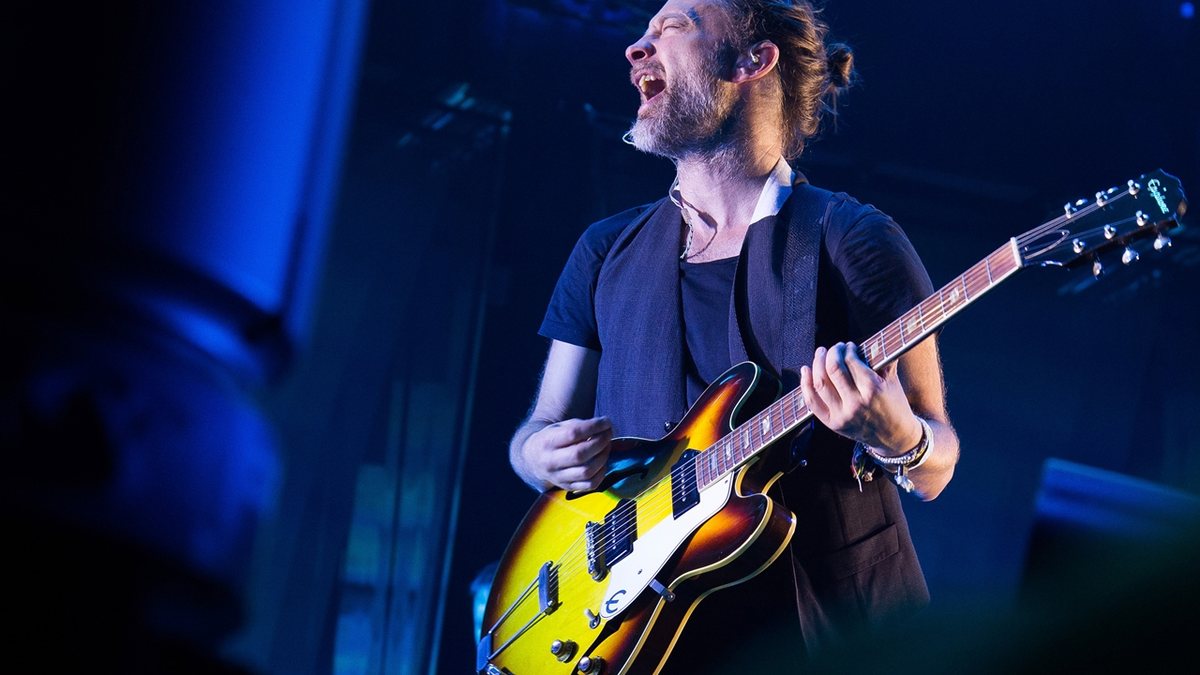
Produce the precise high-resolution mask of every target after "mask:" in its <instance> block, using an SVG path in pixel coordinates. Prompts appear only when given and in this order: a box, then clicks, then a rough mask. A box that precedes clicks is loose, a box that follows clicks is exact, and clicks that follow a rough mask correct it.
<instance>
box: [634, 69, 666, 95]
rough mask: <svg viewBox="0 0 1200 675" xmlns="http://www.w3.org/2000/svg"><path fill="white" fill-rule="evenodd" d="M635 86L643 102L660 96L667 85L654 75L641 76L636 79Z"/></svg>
mask: <svg viewBox="0 0 1200 675" xmlns="http://www.w3.org/2000/svg"><path fill="white" fill-rule="evenodd" d="M637 86H638V91H640V92H641V93H642V101H643V102H645V101H649V100H650V99H652V98H654V97H655V96H658V95H659V94H661V93H662V92H663V90H664V89H666V88H667V83H666V82H665V81H663V80H661V79H659V78H658V77H657V76H655V75H642V76H641V77H639V78H638V81H637Z"/></svg>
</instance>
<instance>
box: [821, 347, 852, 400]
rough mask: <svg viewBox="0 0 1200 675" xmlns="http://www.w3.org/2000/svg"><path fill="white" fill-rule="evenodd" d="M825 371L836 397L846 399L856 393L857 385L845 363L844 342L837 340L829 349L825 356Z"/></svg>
mask: <svg viewBox="0 0 1200 675" xmlns="http://www.w3.org/2000/svg"><path fill="white" fill-rule="evenodd" d="M825 371H826V373H827V374H828V375H829V381H830V382H831V383H832V384H833V389H834V391H836V392H837V396H838V399H840V400H846V399H848V398H852V397H855V396H856V395H857V394H858V387H857V386H855V383H854V378H853V377H852V376H851V375H850V368H849V367H848V366H847V365H846V343H844V342H839V343H837V344H835V345H834V346H833V347H831V348H830V349H829V351H828V352H827V353H826V356H825Z"/></svg>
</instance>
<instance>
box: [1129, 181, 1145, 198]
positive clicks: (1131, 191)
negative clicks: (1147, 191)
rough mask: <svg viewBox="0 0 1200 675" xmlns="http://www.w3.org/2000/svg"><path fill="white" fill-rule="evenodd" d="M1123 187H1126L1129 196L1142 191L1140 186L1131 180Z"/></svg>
mask: <svg viewBox="0 0 1200 675" xmlns="http://www.w3.org/2000/svg"><path fill="white" fill-rule="evenodd" d="M1125 185H1126V186H1128V189H1129V194H1131V195H1136V194H1137V193H1138V192H1139V191H1141V189H1142V186H1141V185H1138V184H1137V183H1136V182H1134V181H1132V180H1131V181H1129V182H1128V183H1126V184H1125Z"/></svg>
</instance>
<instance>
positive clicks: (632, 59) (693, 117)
mask: <svg viewBox="0 0 1200 675" xmlns="http://www.w3.org/2000/svg"><path fill="white" fill-rule="evenodd" d="M730 33H731V26H730V23H729V18H728V16H727V15H726V13H725V10H724V9H723V8H722V7H721V6H720V5H719V4H718V3H716V2H713V1H711V0H707V1H706V0H671V1H670V2H668V3H667V4H666V5H664V6H663V8H662V9H661V10H659V12H658V14H656V15H655V16H654V18H653V19H651V20H650V25H649V27H648V28H647V30H646V34H645V35H643V36H642V37H641V38H640V39H639V40H638V41H637V42H635V43H634V44H632V45H630V46H629V47H628V48H627V49H626V50H625V57H626V58H627V59H629V63H630V65H631V66H632V68H631V70H630V75H631V79H632V80H633V84H634V86H636V87H637V88H638V90H639V93H640V95H641V106H640V107H639V108H638V113H637V121H636V122H635V123H634V125H633V128H632V129H631V130H630V133H631V135H632V138H633V144H634V145H635V146H637V148H638V149H639V150H642V151H644V152H650V153H653V154H657V155H662V156H664V157H670V158H672V159H681V158H683V157H686V156H688V155H690V154H703V153H704V152H706V151H708V150H712V149H714V148H716V147H718V146H719V145H720V144H721V142H722V141H724V140H725V139H726V137H727V135H728V133H729V125H728V122H729V121H730V118H731V117H732V114H733V112H734V110H735V108H736V105H737V98H736V95H735V88H734V85H733V84H732V83H731V82H729V72H730V71H731V69H732V60H733V56H732V51H733V50H732V47H731V45H730V42H729V37H728V36H729V35H730Z"/></svg>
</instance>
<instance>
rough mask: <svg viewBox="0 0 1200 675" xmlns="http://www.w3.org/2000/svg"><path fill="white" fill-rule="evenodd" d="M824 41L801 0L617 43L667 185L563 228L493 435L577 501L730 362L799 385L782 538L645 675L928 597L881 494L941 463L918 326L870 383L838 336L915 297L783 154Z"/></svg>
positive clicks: (809, 126) (847, 62)
mask: <svg viewBox="0 0 1200 675" xmlns="http://www.w3.org/2000/svg"><path fill="white" fill-rule="evenodd" d="M826 33H827V26H826V25H825V24H824V23H823V22H822V20H821V19H820V18H819V16H818V14H817V12H816V11H814V8H813V7H812V6H811V4H810V3H809V2H806V1H804V0H671V1H670V2H667V3H666V5H664V6H663V7H662V9H661V10H660V11H659V12H658V13H657V14H656V15H655V16H654V17H653V19H651V21H650V23H649V26H648V28H647V30H646V32H645V34H644V35H643V36H642V37H641V38H640V39H638V40H637V41H636V42H635V43H634V44H632V45H630V46H629V47H628V48H627V49H626V51H625V56H626V58H627V59H628V61H629V63H630V66H631V70H630V79H631V82H632V84H633V86H634V87H636V88H637V90H638V92H639V94H640V98H641V105H640V106H639V108H638V112H637V121H636V122H635V123H634V125H633V127H632V129H631V130H630V132H629V134H628V135H627V139H628V140H629V141H630V142H631V143H632V144H633V145H635V146H636V147H637V148H638V149H639V150H641V151H643V152H648V153H652V154H655V155H659V156H662V157H665V158H667V159H669V160H671V161H672V162H673V163H674V165H675V168H676V179H675V181H674V183H673V184H672V185H671V186H669V188H667V189H666V194H665V195H664V196H663V197H662V198H661V199H659V200H658V201H656V202H654V203H652V204H646V205H643V206H639V207H636V208H633V209H630V210H628V211H625V212H623V213H620V214H617V215H614V216H612V217H610V218H607V219H605V220H602V221H599V222H597V223H595V224H593V225H592V226H591V227H589V228H588V229H587V230H586V231H585V232H584V233H583V235H582V236H581V238H580V239H579V241H578V243H577V244H576V246H575V249H574V251H573V252H572V254H571V256H570V259H569V260H568V262H567V264H566V267H565V269H564V270H563V272H562V275H561V277H560V278H559V281H558V284H557V286H556V288H555V291H554V294H553V297H552V299H551V301H550V305H549V309H548V310H547V312H546V316H545V320H544V322H543V323H542V327H541V330H540V333H541V335H543V336H544V337H546V338H549V340H550V349H549V355H548V357H547V359H546V363H545V368H544V371H543V374H542V378H541V383H540V386H539V389H538V392H537V395H536V398H535V401H534V404H533V407H532V410H531V412H530V415H529V417H528V418H527V419H526V420H525V421H524V422H523V423H522V424H521V425H520V427H519V428H518V429H517V431H516V433H515V435H514V437H513V439H512V442H511V446H510V458H511V462H512V466H513V468H514V470H515V471H516V472H517V473H518V475H520V476H521V478H522V479H523V480H525V482H527V483H528V484H529V485H531V486H533V487H534V488H536V489H539V490H548V489H551V488H554V487H558V488H562V489H564V490H572V491H586V490H590V489H594V488H596V487H597V486H599V485H600V483H601V481H602V479H603V478H604V476H605V472H606V467H607V465H608V460H609V449H610V442H611V440H612V438H613V437H614V435H615V436H621V437H625V436H637V437H643V438H658V437H661V436H662V435H663V434H664V432H665V431H666V430H668V429H670V427H671V425H672V424H676V423H678V422H679V421H680V419H681V418H682V417H683V416H684V414H685V412H686V411H687V410H688V408H689V406H690V404H691V403H693V402H694V401H695V400H696V398H697V397H698V396H699V395H700V394H701V393H702V392H703V391H704V390H705V388H706V387H707V386H708V385H709V384H710V383H712V382H713V381H714V379H716V378H717V377H718V376H720V375H721V374H722V373H724V372H725V371H726V370H727V369H728V368H730V366H732V365H734V364H736V363H740V362H742V361H746V360H750V361H753V362H755V363H757V364H758V365H759V366H761V367H762V368H763V369H764V370H766V371H767V372H769V373H771V374H773V375H775V376H776V377H777V378H779V379H780V380H781V382H782V384H783V390H784V391H787V390H792V389H795V388H797V387H799V389H800V391H801V392H802V394H803V400H804V402H805V404H806V405H807V406H808V408H809V409H810V410H811V411H812V412H813V414H814V416H815V417H816V419H817V420H819V422H820V424H819V425H816V428H815V430H814V431H813V433H812V434H811V435H809V434H802V435H799V436H798V437H797V438H796V440H795V442H794V443H792V442H789V441H784V442H781V443H779V444H778V445H780V446H786V447H782V449H774V450H772V452H782V453H784V454H786V455H788V456H789V457H792V458H794V459H792V460H791V461H790V462H785V464H786V465H787V466H788V467H789V469H788V470H787V471H786V473H785V474H784V475H783V476H782V477H781V478H780V479H779V480H777V481H775V482H774V483H773V484H772V485H771V487H770V491H769V493H768V494H770V495H771V496H772V497H773V498H775V499H776V501H778V502H779V503H780V504H782V505H784V506H785V507H786V508H787V509H788V510H790V511H791V512H793V513H794V514H795V515H796V529H795V534H794V536H793V537H792V539H791V542H790V544H789V545H788V546H787V548H786V549H785V550H784V551H783V553H782V555H780V556H779V557H778V558H777V559H776V560H775V561H774V562H773V563H772V564H771V565H770V566H769V567H767V569H766V570H765V571H763V572H762V573H760V574H758V575H757V576H755V577H753V578H752V579H749V580H747V581H745V582H744V583H740V584H737V585H733V586H731V587H729V588H725V589H721V590H717V591H716V592H715V593H713V594H712V595H711V596H708V597H707V598H705V599H704V600H703V601H701V602H700V603H699V604H698V605H697V606H696V609H695V611H694V612H693V614H692V616H691V618H690V619H689V620H688V621H687V622H686V625H684V627H683V629H682V631H681V632H680V634H679V638H678V641H677V642H676V643H675V645H674V648H673V649H671V651H670V656H669V657H668V658H667V660H666V664H665V667H664V669H663V672H668V673H670V672H681V673H682V672H697V671H705V669H706V668H717V669H719V670H721V671H723V672H735V671H734V670H733V668H743V669H744V670H742V671H741V672H756V664H758V661H757V660H756V654H754V653H751V650H749V649H748V648H747V645H748V644H750V643H751V641H752V638H755V637H764V636H770V637H771V638H772V643H773V644H783V645H785V646H786V650H785V652H786V653H788V654H794V663H795V664H796V665H798V664H800V663H801V661H802V660H803V659H804V658H805V657H806V656H811V655H813V654H815V653H816V652H817V651H818V650H819V649H821V648H823V647H827V646H829V645H831V644H834V643H836V642H837V641H839V640H842V639H845V638H848V637H850V636H852V635H860V634H862V633H861V631H863V630H867V629H880V628H883V627H884V626H887V627H889V628H892V629H894V628H895V627H896V626H902V625H903V624H902V623H901V621H902V620H903V619H904V618H906V617H909V616H911V615H912V614H913V613H914V612H915V611H916V610H918V609H920V608H921V607H923V606H924V605H925V604H926V603H928V601H929V593H928V589H927V586H926V583H925V579H924V576H923V573H922V571H921V568H920V564H919V563H918V560H917V556H916V552H915V550H914V547H913V543H912V540H911V537H910V535H909V531H908V526H907V522H906V519H905V516H904V512H903V509H902V506H901V496H900V495H901V491H908V492H911V493H912V494H913V495H915V496H917V497H919V498H920V499H923V500H931V499H933V498H935V497H937V495H938V494H939V493H940V492H941V491H942V490H943V489H944V488H945V487H946V485H947V483H949V481H950V479H951V476H952V475H953V473H954V466H955V463H956V462H957V460H958V438H957V436H956V434H955V432H954V429H953V427H952V426H951V424H950V420H949V417H948V414H947V411H946V404H945V395H944V390H943V383H942V373H941V366H940V362H939V357H938V349H937V343H936V336H935V335H931V336H930V337H928V338H926V339H924V340H923V341H922V342H920V343H919V344H917V345H916V346H913V347H912V348H911V349H909V350H908V351H907V352H905V353H904V354H903V355H902V356H901V357H900V358H899V360H898V361H897V362H894V363H892V364H890V365H888V366H886V367H884V368H883V369H881V370H880V371H879V372H878V373H877V372H876V371H874V370H872V369H871V368H870V367H869V366H868V365H867V364H866V362H865V361H864V359H863V358H862V357H861V355H860V351H859V350H858V347H857V344H858V342H857V341H862V340H864V339H866V338H868V337H870V336H871V335H873V334H874V333H875V332H877V331H879V330H880V329H881V328H883V327H884V326H886V325H887V324H889V323H890V322H892V321H893V320H894V319H896V318H897V317H898V316H900V315H901V314H902V313H903V312H905V311H906V310H908V309H909V308H911V307H913V306H914V305H915V304H916V303H917V302H919V301H920V300H923V299H924V298H925V297H927V296H928V295H930V294H931V293H932V292H933V288H932V285H931V283H930V280H929V276H928V274H927V273H926V271H925V268H924V266H923V265H922V263H921V261H920V259H919V257H918V256H917V254H916V252H915V251H914V250H913V247H912V245H911V244H910V242H909V240H908V238H907V237H906V236H905V234H904V233H903V231H902V230H901V229H900V228H899V226H897V225H896V223H895V222H894V221H893V220H892V219H891V218H890V217H888V216H887V215H885V214H883V213H881V212H880V211H879V210H877V209H875V208H874V207H872V206H869V205H864V204H861V203H859V202H857V201H855V200H854V199H853V198H851V197H850V196H848V195H846V194H844V193H835V192H829V191H826V190H823V189H820V188H816V187H814V186H812V185H810V184H809V183H808V182H807V181H806V179H805V178H804V176H803V175H801V174H800V173H799V172H797V171H796V170H795V169H794V167H793V163H795V162H797V160H798V158H800V157H801V156H802V152H803V150H804V148H805V144H806V142H808V141H809V140H810V139H812V138H813V137H814V136H815V135H816V134H817V131H818V128H819V125H820V122H821V119H822V116H823V115H824V114H826V113H832V112H833V110H834V104H835V98H836V94H837V93H838V92H839V91H841V90H843V89H844V88H846V87H847V86H849V84H850V82H851V78H852V74H853V58H852V54H851V51H850V49H849V48H848V47H846V46H845V45H841V44H827V43H826ZM664 187H666V186H664ZM789 440H790V439H789ZM802 446H804V447H802ZM801 455H802V456H803V459H800V456H801ZM653 658H655V659H657V658H658V657H657V656H655V657H653ZM776 665H785V666H790V665H792V662H791V660H789V662H788V663H787V664H776ZM761 666H762V664H758V666H757V667H758V668H761Z"/></svg>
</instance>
